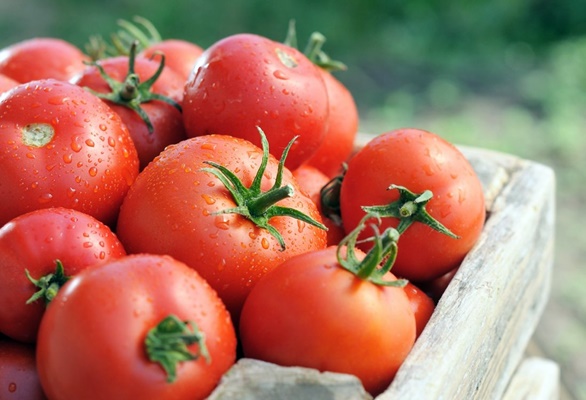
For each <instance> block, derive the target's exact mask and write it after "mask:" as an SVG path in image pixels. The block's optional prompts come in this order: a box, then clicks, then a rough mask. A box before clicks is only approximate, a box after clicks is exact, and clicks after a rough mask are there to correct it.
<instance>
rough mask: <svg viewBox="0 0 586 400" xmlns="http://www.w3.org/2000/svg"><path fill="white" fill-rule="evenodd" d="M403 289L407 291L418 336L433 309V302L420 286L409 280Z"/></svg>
mask: <svg viewBox="0 0 586 400" xmlns="http://www.w3.org/2000/svg"><path fill="white" fill-rule="evenodd" d="M403 290H405V293H407V298H409V303H410V304H411V308H412V309H413V314H414V315H415V328H416V337H419V335H421V332H422V331H423V329H424V328H425V326H426V325H427V323H428V322H429V319H430V318H431V315H432V314H433V311H434V310H435V303H434V302H433V300H432V299H431V297H429V296H428V295H427V294H426V293H425V292H424V291H423V290H422V289H421V288H419V287H418V286H416V285H414V284H413V283H411V282H408V283H407V284H406V285H405V287H404V288H403Z"/></svg>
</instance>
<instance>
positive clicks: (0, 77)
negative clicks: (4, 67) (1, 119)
mask: <svg viewBox="0 0 586 400" xmlns="http://www.w3.org/2000/svg"><path fill="white" fill-rule="evenodd" d="M16 86H18V82H17V81H15V80H14V79H12V78H9V77H7V76H6V75H4V74H0V94H1V93H3V92H7V91H8V90H9V89H12V88H13V87H16Z"/></svg>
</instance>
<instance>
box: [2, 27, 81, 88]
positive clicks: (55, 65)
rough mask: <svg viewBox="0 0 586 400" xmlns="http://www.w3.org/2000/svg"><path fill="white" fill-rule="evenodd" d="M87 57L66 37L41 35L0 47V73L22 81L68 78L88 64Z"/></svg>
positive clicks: (65, 79) (64, 79)
mask: <svg viewBox="0 0 586 400" xmlns="http://www.w3.org/2000/svg"><path fill="white" fill-rule="evenodd" d="M84 61H88V57H87V56H86V55H85V54H84V53H83V52H82V51H81V50H80V49H79V48H77V47H76V46H75V45H73V44H72V43H70V42H67V41H65V40H63V39H59V38H53V37H39V38H32V39H27V40H23V41H21V42H17V43H13V44H12V45H10V46H7V47H5V48H3V49H2V50H0V73H1V74H4V75H6V76H8V77H10V78H12V79H14V80H15V81H17V82H19V83H26V82H30V81H35V80H39V79H49V78H52V79H57V80H61V81H67V80H69V79H70V78H71V77H72V76H73V75H75V74H76V73H78V72H79V71H81V70H83V69H84V68H85V64H84Z"/></svg>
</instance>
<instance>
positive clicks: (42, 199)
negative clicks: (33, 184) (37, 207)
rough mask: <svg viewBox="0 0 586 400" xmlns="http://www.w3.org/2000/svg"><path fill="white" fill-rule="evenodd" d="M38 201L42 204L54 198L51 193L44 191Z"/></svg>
mask: <svg viewBox="0 0 586 400" xmlns="http://www.w3.org/2000/svg"><path fill="white" fill-rule="evenodd" d="M37 200H38V202H39V203H41V204H47V203H48V202H50V201H51V200H53V195H52V194H51V193H44V194H42V195H40V196H39V197H38V199H37Z"/></svg>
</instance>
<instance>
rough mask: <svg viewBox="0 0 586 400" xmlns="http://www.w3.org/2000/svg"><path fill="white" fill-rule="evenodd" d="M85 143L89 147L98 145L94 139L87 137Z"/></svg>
mask: <svg viewBox="0 0 586 400" xmlns="http://www.w3.org/2000/svg"><path fill="white" fill-rule="evenodd" d="M85 144H86V146H88V147H94V146H95V145H96V144H95V143H94V141H93V140H92V139H86V141H85Z"/></svg>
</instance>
